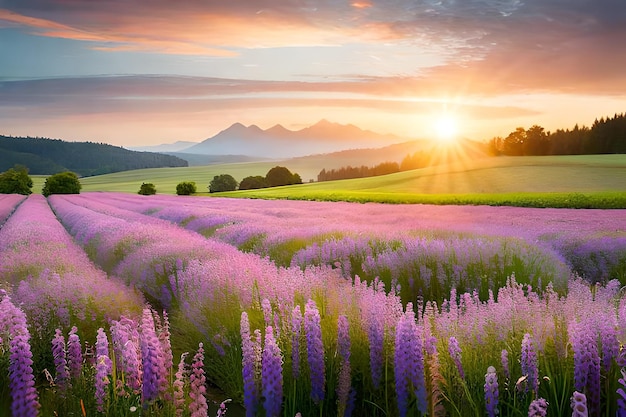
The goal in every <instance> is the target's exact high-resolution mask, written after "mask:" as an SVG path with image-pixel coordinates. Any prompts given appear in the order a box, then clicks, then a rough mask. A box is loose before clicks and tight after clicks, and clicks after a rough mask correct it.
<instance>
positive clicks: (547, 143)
mask: <svg viewBox="0 0 626 417" xmlns="http://www.w3.org/2000/svg"><path fill="white" fill-rule="evenodd" d="M489 151H490V153H491V154H493V155H508V156H522V155H525V156H535V155H593V154H617V153H620V154H621V153H626V113H623V114H615V116H613V117H607V118H601V119H600V120H597V119H596V121H595V122H594V123H593V125H592V126H591V127H590V128H589V127H586V126H583V127H579V126H578V125H576V126H574V128H573V129H571V130H570V129H566V130H563V129H557V130H556V131H554V132H546V131H545V129H544V128H543V127H541V126H538V125H534V126H532V127H530V128H529V129H526V130H525V129H524V128H523V127H518V128H517V129H515V131H513V132H511V133H510V134H509V135H508V136H507V137H506V138H501V137H496V138H493V139H491V140H490V141H489Z"/></svg>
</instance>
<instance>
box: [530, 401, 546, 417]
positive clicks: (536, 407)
mask: <svg viewBox="0 0 626 417" xmlns="http://www.w3.org/2000/svg"><path fill="white" fill-rule="evenodd" d="M547 414H548V402H547V401H546V400H545V399H543V398H539V399H538V400H533V401H532V402H531V403H530V406H529V407H528V417H546V415H547Z"/></svg>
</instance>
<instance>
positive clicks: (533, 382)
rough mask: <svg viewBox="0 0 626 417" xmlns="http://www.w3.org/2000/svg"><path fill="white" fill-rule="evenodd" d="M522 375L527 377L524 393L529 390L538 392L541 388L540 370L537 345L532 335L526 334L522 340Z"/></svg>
mask: <svg viewBox="0 0 626 417" xmlns="http://www.w3.org/2000/svg"><path fill="white" fill-rule="evenodd" d="M521 365H522V375H525V376H526V388H525V390H524V392H528V391H529V390H530V391H532V392H537V388H538V387H539V369H538V366H539V365H538V358H537V350H536V348H535V343H534V342H533V338H532V336H531V335H530V334H528V333H526V334H525V335H524V338H523V339H522V360H521Z"/></svg>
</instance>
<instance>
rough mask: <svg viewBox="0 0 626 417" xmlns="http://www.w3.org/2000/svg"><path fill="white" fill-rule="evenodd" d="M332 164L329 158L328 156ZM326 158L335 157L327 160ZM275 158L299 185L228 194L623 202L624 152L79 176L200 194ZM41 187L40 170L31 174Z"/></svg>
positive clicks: (123, 186) (543, 203)
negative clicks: (372, 166) (334, 168)
mask: <svg viewBox="0 0 626 417" xmlns="http://www.w3.org/2000/svg"><path fill="white" fill-rule="evenodd" d="M329 163H330V162H329ZM332 163H337V162H336V161H335V160H332ZM275 165H282V166H287V167H288V168H289V169H290V170H291V171H293V172H298V173H300V175H301V176H302V178H303V180H304V182H305V184H301V185H297V186H285V187H275V188H269V189H262V190H247V191H236V192H230V193H228V194H223V195H224V196H228V197H240V198H263V199H268V198H269V199H298V200H319V201H353V202H361V203H363V202H380V203H393V204H406V203H413V204H416V203H422V204H440V205H441V204H470V205H499V206H519V207H563V208H626V194H625V193H624V192H623V191H624V184H626V159H624V157H623V155H576V156H539V157H538V156H533V157H498V158H479V159H472V160H463V159H462V160H460V161H458V162H455V163H449V164H442V165H438V166H433V167H427V168H422V169H416V170H411V171H405V172H400V173H397V174H392V175H384V176H380V177H373V178H363V179H354V180H342V181H328V182H321V183H309V182H308V180H309V179H315V178H316V177H317V173H318V172H319V170H320V167H321V166H324V162H323V158H321V157H319V156H316V157H308V158H297V159H292V160H287V161H274V162H249V163H237V164H216V165H207V166H194V167H188V168H159V169H142V170H135V171H125V172H119V173H114V174H107V175H98V176H93V177H85V178H81V184H82V186H83V191H117V192H130V193H136V192H137V191H138V190H139V187H140V185H141V183H142V182H151V183H153V184H155V185H156V188H157V192H158V193H159V194H175V192H176V185H177V184H178V183H180V182H183V181H195V182H196V184H197V186H198V192H199V193H198V195H207V194H208V192H207V191H208V189H207V187H208V184H209V183H210V181H211V179H212V178H213V176H215V175H220V174H230V175H233V177H234V178H235V179H237V180H239V181H241V179H243V178H244V177H246V176H253V175H264V174H265V173H266V172H267V171H268V170H269V169H270V168H271V167H273V166H275ZM33 181H34V186H33V190H34V192H41V188H42V186H43V183H44V181H45V176H33Z"/></svg>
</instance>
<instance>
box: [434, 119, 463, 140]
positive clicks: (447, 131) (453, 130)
mask: <svg viewBox="0 0 626 417" xmlns="http://www.w3.org/2000/svg"><path fill="white" fill-rule="evenodd" d="M434 128H435V132H436V133H437V137H438V139H439V140H440V141H444V142H450V141H453V140H455V139H456V137H457V135H458V133H459V130H458V124H457V120H456V118H455V117H454V116H453V115H451V114H447V113H446V114H442V115H440V116H439V117H438V118H437V119H435V122H434Z"/></svg>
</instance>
